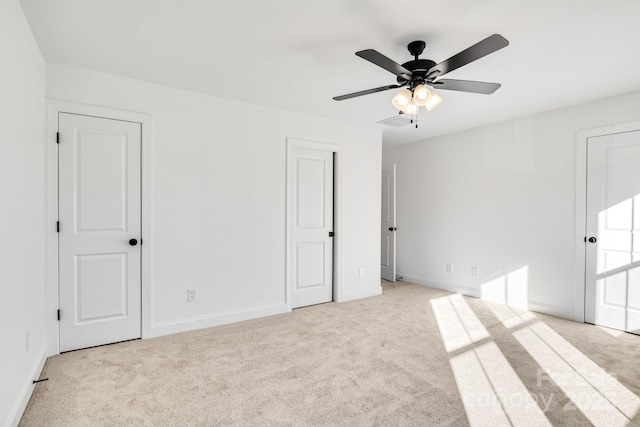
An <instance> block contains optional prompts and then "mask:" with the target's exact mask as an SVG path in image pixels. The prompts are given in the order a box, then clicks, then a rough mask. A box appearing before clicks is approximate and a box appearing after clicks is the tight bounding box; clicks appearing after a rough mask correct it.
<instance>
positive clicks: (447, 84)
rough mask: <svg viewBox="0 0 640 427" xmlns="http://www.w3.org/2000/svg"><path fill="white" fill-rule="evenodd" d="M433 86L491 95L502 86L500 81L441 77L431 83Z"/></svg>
mask: <svg viewBox="0 0 640 427" xmlns="http://www.w3.org/2000/svg"><path fill="white" fill-rule="evenodd" d="M429 84H430V85H431V86H433V87H435V88H438V89H444V90H457V91H460V92H472V93H482V94H484V95H491V94H492V93H493V92H495V91H496V90H498V89H499V88H500V86H501V84H500V83H487V82H474V81H472V80H453V79H441V80H438V81H436V82H432V83H429Z"/></svg>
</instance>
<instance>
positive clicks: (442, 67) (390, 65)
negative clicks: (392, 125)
mask: <svg viewBox="0 0 640 427" xmlns="http://www.w3.org/2000/svg"><path fill="white" fill-rule="evenodd" d="M507 45H509V41H508V40H507V39H505V38H504V37H502V36H501V35H500V34H494V35H492V36H489V37H487V38H486V39H484V40H482V41H480V42H478V43H476V44H474V45H473V46H471V47H468V48H467V49H465V50H463V51H462V52H460V53H458V54H456V55H454V56H452V57H451V58H449V59H446V60H444V61H442V62H441V63H439V64H436V63H435V62H434V61H432V60H430V59H418V57H419V56H420V55H421V54H422V52H423V51H424V48H425V42H423V41H414V42H411V43H409V44H408V45H407V49H408V50H409V53H411V55H412V56H413V57H414V59H413V60H411V61H408V62H405V63H404V64H402V65H400V64H398V63H397V62H395V61H393V60H391V59H389V58H387V57H386V56H384V55H383V54H381V53H380V52H378V51H376V50H373V49H366V50H361V51H359V52H356V55H358V56H359V57H361V58H363V59H366V60H367V61H369V62H371V63H373V64H375V65H377V66H379V67H382V68H384V69H385V70H387V71H389V72H391V73H392V74H394V75H395V76H396V80H397V82H398V84H393V85H388V86H382V87H377V88H374V89H367V90H362V91H359V92H353V93H349V94H346V95H340V96H336V97H334V98H333V99H334V100H336V101H343V100H345V99H351V98H355V97H358V96H362V95H369V94H372V93H376V92H383V91H385V90H390V89H398V88H401V87H405V86H406V87H407V89H404V90H403V91H401V92H400V93H398V94H397V95H396V96H395V97H394V98H393V100H392V103H393V105H394V106H395V107H396V108H398V110H400V112H401V113H405V114H410V115H412V116H413V115H416V114H417V112H418V108H419V107H420V106H424V107H426V109H427V110H428V111H431V110H432V109H433V108H435V107H436V106H437V105H438V104H440V102H441V101H442V98H440V96H439V95H438V94H436V93H435V91H433V90H432V89H429V88H428V87H427V86H431V87H435V88H438V89H444V90H456V91H460V92H471V93H481V94H485V95H489V94H492V93H493V92H495V91H496V90H498V88H499V87H500V84H499V83H488V82H476V81H471V80H454V79H440V77H442V76H444V75H445V74H447V73H449V72H451V71H453V70H455V69H457V68H460V67H462V66H463V65H467V64H468V63H470V62H473V61H475V60H477V59H480V58H482V57H484V56H487V55H489V54H490V53H493V52H495V51H497V50H499V49H502V48H503V47H506V46H507Z"/></svg>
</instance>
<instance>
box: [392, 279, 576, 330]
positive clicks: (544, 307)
mask: <svg viewBox="0 0 640 427" xmlns="http://www.w3.org/2000/svg"><path fill="white" fill-rule="evenodd" d="M400 275H401V276H402V281H404V282H410V283H415V284H416V285H421V286H427V287H429V288H434V289H441V290H443V291H447V292H452V293H458V294H462V295H467V296H470V297H474V298H479V299H482V295H481V294H480V290H478V289H473V288H468V287H465V286H457V285H452V284H449V283H437V282H432V281H430V280H423V279H418V278H416V277H410V276H406V275H404V274H400ZM528 309H529V310H530V311H535V312H537V313H542V314H548V315H549V316H554V317H561V318H563V319H568V320H575V318H574V314H573V311H572V310H567V309H566V308H563V307H559V306H556V305H552V304H547V303H543V302H539V301H531V300H529V301H528Z"/></svg>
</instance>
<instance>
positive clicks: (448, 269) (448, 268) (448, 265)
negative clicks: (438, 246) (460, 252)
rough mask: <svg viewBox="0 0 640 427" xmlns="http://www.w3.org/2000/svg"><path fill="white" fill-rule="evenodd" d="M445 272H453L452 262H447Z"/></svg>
mask: <svg viewBox="0 0 640 427" xmlns="http://www.w3.org/2000/svg"><path fill="white" fill-rule="evenodd" d="M447 273H453V264H451V263H450V262H448V263H447Z"/></svg>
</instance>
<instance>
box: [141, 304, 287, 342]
mask: <svg viewBox="0 0 640 427" xmlns="http://www.w3.org/2000/svg"><path fill="white" fill-rule="evenodd" d="M287 311H288V310H287V305H286V304H285V303H281V304H274V305H270V306H264V307H256V308H251V309H246V310H236V311H228V312H225V313H218V314H212V315H207V316H199V317H191V318H188V319H180V320H172V321H170V322H162V323H154V324H152V325H151V335H150V336H149V338H153V337H160V336H163V335H169V334H175V333H178V332H188V331H194V330H196V329H204V328H210V327H213V326H220V325H227V324H229V323H235V322H241V321H243V320H251V319H257V318H258V317H265V316H273V315H275V314H282V313H286V312H287Z"/></svg>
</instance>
